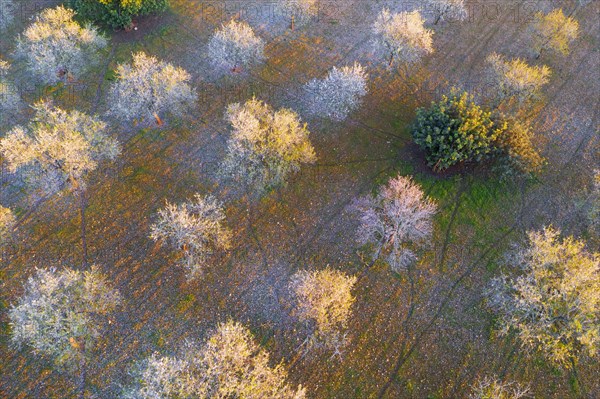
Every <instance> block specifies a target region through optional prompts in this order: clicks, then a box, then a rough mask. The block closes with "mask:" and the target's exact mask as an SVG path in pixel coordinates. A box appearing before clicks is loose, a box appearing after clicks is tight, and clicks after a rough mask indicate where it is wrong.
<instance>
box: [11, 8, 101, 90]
mask: <svg viewBox="0 0 600 399" xmlns="http://www.w3.org/2000/svg"><path fill="white" fill-rule="evenodd" d="M74 17H75V11H73V10H70V9H68V8H64V7H63V6H58V7H56V8H48V9H45V10H44V11H42V12H41V13H40V14H39V15H38V16H36V17H35V20H34V22H33V23H32V24H31V25H30V26H29V27H28V28H27V29H26V30H25V32H24V33H23V35H22V36H21V37H19V38H18V39H17V49H16V55H17V57H19V58H22V59H24V60H25V61H26V63H27V68H28V69H29V70H30V71H31V72H32V73H33V74H34V75H35V76H37V77H38V78H39V79H40V80H41V81H42V82H44V83H46V84H56V83H58V82H61V81H63V82H66V81H72V80H75V79H78V78H79V77H80V76H81V74H82V73H83V72H84V71H85V70H86V69H87V68H88V66H89V64H90V61H91V60H95V59H96V58H97V57H96V55H97V52H98V50H100V49H102V48H104V47H106V44H107V42H106V39H105V38H104V37H102V36H101V35H100V34H99V33H98V31H97V30H96V28H94V27H92V26H91V25H89V24H88V25H85V26H83V27H82V26H81V25H79V23H78V22H76V21H75V20H74V19H73V18H74Z"/></svg>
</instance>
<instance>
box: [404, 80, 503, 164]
mask: <svg viewBox="0 0 600 399" xmlns="http://www.w3.org/2000/svg"><path fill="white" fill-rule="evenodd" d="M505 130H506V125H505V124H504V123H494V121H493V120H492V115H491V112H488V111H486V110H484V109H482V108H481V107H480V106H478V105H477V104H475V102H474V101H473V97H472V96H470V95H469V94H468V93H467V92H463V93H459V92H456V91H452V92H451V93H450V95H449V96H443V97H442V100H441V101H439V102H433V103H432V104H431V107H429V108H420V109H418V110H417V121H416V123H415V126H414V127H413V132H412V134H413V138H414V140H415V143H417V145H419V147H421V148H422V149H423V150H425V152H426V157H427V162H428V164H429V166H432V167H433V168H434V169H435V170H444V169H447V168H449V167H451V166H453V165H456V164H458V163H461V162H479V161H481V160H483V159H485V158H486V157H488V156H490V155H491V154H492V153H493V152H494V150H495V146H494V143H495V142H496V141H497V139H498V137H499V136H500V135H501V134H502V133H503V132H504V131H505Z"/></svg>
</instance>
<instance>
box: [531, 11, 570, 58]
mask: <svg viewBox="0 0 600 399" xmlns="http://www.w3.org/2000/svg"><path fill="white" fill-rule="evenodd" d="M578 35H579V23H578V22H577V20H575V19H574V18H572V17H567V16H565V14H564V13H563V10H562V9H560V8H555V9H554V10H552V11H550V12H549V13H548V14H545V15H544V14H543V13H541V12H538V13H537V14H536V15H535V20H534V22H533V47H534V50H535V51H536V52H537V57H536V58H539V57H540V55H541V54H542V51H544V50H550V51H554V52H556V53H559V54H562V55H566V54H568V53H569V46H570V45H571V43H572V42H573V41H575V39H577V36H578Z"/></svg>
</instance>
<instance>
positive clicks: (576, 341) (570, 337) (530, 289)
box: [487, 227, 600, 368]
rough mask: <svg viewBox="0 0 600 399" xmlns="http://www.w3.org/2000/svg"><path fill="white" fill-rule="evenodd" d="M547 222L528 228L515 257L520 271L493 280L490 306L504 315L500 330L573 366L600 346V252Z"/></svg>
mask: <svg viewBox="0 0 600 399" xmlns="http://www.w3.org/2000/svg"><path fill="white" fill-rule="evenodd" d="M559 235H560V231H559V230H555V229H553V228H550V227H547V228H545V229H544V230H542V231H539V232H530V233H529V237H528V238H529V242H528V244H527V246H526V247H525V248H523V249H521V250H519V251H517V252H516V253H515V254H513V257H512V259H511V260H512V263H513V264H514V266H517V267H518V268H519V269H520V270H521V273H520V274H519V275H518V276H517V277H515V278H510V277H508V276H505V275H503V276H501V277H498V278H496V279H494V280H493V281H492V283H491V286H490V288H489V289H488V291H487V295H488V304H489V306H490V307H491V308H492V309H494V310H495V311H497V312H498V314H499V316H500V320H499V323H500V326H501V329H500V332H501V333H502V334H508V333H509V332H512V331H514V332H515V333H516V335H517V337H518V338H519V339H520V341H521V343H522V346H523V348H524V349H525V350H527V351H528V352H533V351H539V352H541V353H542V354H543V355H544V356H545V357H546V358H547V359H548V360H550V361H551V362H552V363H554V364H556V365H560V366H564V367H567V368H569V367H571V366H574V365H575V364H576V362H577V360H578V358H579V356H581V355H582V354H584V353H585V354H587V355H588V356H590V357H595V356H598V349H599V348H600V318H599V316H598V315H599V314H600V254H599V253H597V252H588V251H586V249H585V243H584V242H583V241H578V240H576V239H574V238H573V237H567V238H564V239H562V240H561V239H560V238H559Z"/></svg>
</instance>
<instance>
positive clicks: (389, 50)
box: [373, 8, 433, 67]
mask: <svg viewBox="0 0 600 399" xmlns="http://www.w3.org/2000/svg"><path fill="white" fill-rule="evenodd" d="M424 22H425V21H424V20H423V17H421V14H420V13H419V11H412V12H400V13H395V14H392V13H390V11H389V10H388V9H387V8H384V9H383V10H382V11H381V12H380V13H379V15H378V16H377V20H376V21H375V23H374V24H373V33H374V34H375V41H374V45H375V50H376V52H377V53H379V54H382V55H387V57H388V58H389V61H388V66H389V67H391V66H392V65H393V64H394V62H397V63H402V64H405V65H412V64H414V63H416V62H418V61H419V60H421V58H422V57H423V56H425V55H427V54H431V53H433V39H432V35H433V31H431V30H429V29H425V26H424Z"/></svg>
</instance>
